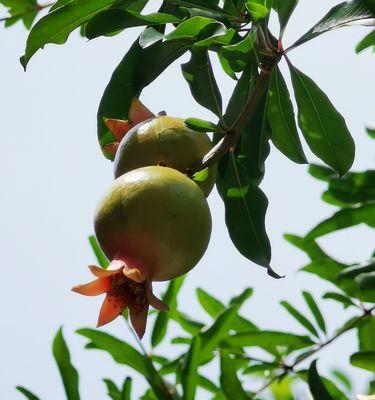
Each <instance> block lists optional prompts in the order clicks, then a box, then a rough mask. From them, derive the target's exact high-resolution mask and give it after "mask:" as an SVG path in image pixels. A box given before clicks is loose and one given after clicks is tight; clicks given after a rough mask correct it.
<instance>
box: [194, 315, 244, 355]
mask: <svg viewBox="0 0 375 400" xmlns="http://www.w3.org/2000/svg"><path fill="white" fill-rule="evenodd" d="M237 312H238V307H229V308H228V309H226V310H224V311H223V312H222V313H221V314H219V316H218V317H217V318H216V320H215V321H214V322H213V323H212V324H211V325H209V326H207V327H205V328H204V329H203V330H202V332H201V333H200V337H201V354H200V357H201V362H206V360H207V359H210V358H211V357H212V353H213V351H214V350H215V349H216V347H217V346H218V345H219V343H220V341H221V340H222V339H223V338H224V337H226V336H227V335H228V332H229V331H230V329H231V328H232V322H233V320H234V318H235V316H236V314H237Z"/></svg>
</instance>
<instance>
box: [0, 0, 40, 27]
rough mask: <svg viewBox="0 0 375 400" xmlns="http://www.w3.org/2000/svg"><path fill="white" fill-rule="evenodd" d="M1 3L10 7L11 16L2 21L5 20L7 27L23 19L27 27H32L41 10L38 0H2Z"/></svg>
mask: <svg viewBox="0 0 375 400" xmlns="http://www.w3.org/2000/svg"><path fill="white" fill-rule="evenodd" d="M0 4H2V5H3V6H4V7H6V8H7V9H8V10H7V12H8V14H9V17H6V18H4V19H1V21H0V22H2V21H4V22H5V27H9V26H11V25H13V24H15V23H17V22H18V21H23V24H24V26H25V27H26V29H30V27H31V25H32V23H33V22H34V20H35V17H36V16H37V14H38V12H39V11H40V10H41V8H40V6H39V4H38V3H37V1H36V0H1V1H0ZM43 8H44V7H43Z"/></svg>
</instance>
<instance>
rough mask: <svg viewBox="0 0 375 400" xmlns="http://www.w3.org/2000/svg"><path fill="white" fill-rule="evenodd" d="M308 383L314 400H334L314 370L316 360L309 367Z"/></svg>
mask: <svg viewBox="0 0 375 400" xmlns="http://www.w3.org/2000/svg"><path fill="white" fill-rule="evenodd" d="M308 383H309V388H310V392H311V394H312V396H313V398H314V400H334V399H333V397H332V396H331V395H330V393H329V392H328V390H327V388H326V387H325V386H324V383H323V381H322V379H321V378H320V376H319V373H318V370H317V369H316V360H315V361H313V362H312V363H311V365H310V368H309V375H308Z"/></svg>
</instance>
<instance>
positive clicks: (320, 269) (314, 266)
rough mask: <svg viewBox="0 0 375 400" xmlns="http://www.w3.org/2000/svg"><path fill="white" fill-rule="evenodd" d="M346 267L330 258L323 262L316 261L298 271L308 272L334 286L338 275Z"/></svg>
mask: <svg viewBox="0 0 375 400" xmlns="http://www.w3.org/2000/svg"><path fill="white" fill-rule="evenodd" d="M346 267H347V265H345V264H341V263H339V262H337V261H335V260H332V259H330V258H327V259H323V260H316V261H313V262H311V263H310V264H307V265H305V266H304V267H303V268H301V269H300V271H303V272H309V273H310V274H313V275H317V276H318V277H319V278H322V279H325V280H327V281H329V282H331V283H333V284H334V285H337V277H338V275H339V274H340V273H341V272H342V271H344V269H345V268H346Z"/></svg>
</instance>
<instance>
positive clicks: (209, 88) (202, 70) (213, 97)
mask: <svg viewBox="0 0 375 400" xmlns="http://www.w3.org/2000/svg"><path fill="white" fill-rule="evenodd" d="M190 52H191V58H190V60H189V62H187V63H186V64H182V66H181V69H182V73H183V75H184V78H185V79H186V81H187V83H188V84H189V87H190V91H191V93H192V95H193V97H194V99H195V100H196V101H197V103H199V104H200V105H201V106H202V107H205V108H207V109H208V110H210V111H212V112H213V113H214V114H216V115H217V116H218V117H219V118H220V117H221V115H222V99H221V94H220V90H219V87H218V86H217V83H216V80H215V76H214V72H213V69H212V65H211V61H210V58H209V55H208V51H207V49H206V48H205V47H193V48H192V49H191V50H190Z"/></svg>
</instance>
